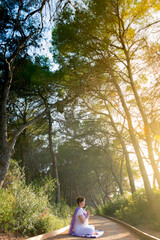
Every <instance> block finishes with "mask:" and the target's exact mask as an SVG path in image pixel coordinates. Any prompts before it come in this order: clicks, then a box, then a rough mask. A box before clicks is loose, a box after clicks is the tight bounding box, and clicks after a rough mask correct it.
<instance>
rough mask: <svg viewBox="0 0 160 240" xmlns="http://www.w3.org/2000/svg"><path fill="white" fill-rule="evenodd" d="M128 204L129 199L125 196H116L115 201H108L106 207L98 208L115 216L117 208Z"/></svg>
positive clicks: (108, 214)
mask: <svg viewBox="0 0 160 240" xmlns="http://www.w3.org/2000/svg"><path fill="white" fill-rule="evenodd" d="M127 204H128V199H127V198H125V197H124V196H117V197H115V199H114V201H112V202H108V203H107V204H106V205H105V206H104V207H99V208H98V213H99V214H103V215H106V216H112V217H113V216H115V213H116V211H117V210H119V209H121V207H123V206H126V205H127Z"/></svg>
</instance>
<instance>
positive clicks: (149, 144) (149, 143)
mask: <svg viewBox="0 0 160 240" xmlns="http://www.w3.org/2000/svg"><path fill="white" fill-rule="evenodd" d="M124 53H125V55H126V59H127V69H128V74H129V79H130V82H131V86H132V90H133V93H134V96H135V99H136V103H137V106H138V108H139V111H140V113H141V116H142V119H143V122H144V132H145V138H146V143H147V148H148V156H149V159H150V162H151V166H152V168H153V171H154V174H155V177H156V179H157V183H158V186H159V188H160V172H159V170H158V166H157V164H156V161H155V158H154V153H153V147H152V137H151V129H150V126H149V123H148V119H147V116H146V114H145V111H144V109H143V106H142V102H141V100H140V97H139V95H138V92H137V89H136V87H135V83H134V80H133V75H132V70H131V64H130V58H129V53H128V51H127V50H126V48H125V46H124Z"/></svg>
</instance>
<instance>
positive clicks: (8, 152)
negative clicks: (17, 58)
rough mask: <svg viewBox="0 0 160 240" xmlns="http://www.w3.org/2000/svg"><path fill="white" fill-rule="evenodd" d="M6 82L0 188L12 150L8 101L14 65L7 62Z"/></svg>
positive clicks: (0, 121) (1, 97)
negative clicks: (8, 129)
mask: <svg viewBox="0 0 160 240" xmlns="http://www.w3.org/2000/svg"><path fill="white" fill-rule="evenodd" d="M5 67H6V69H5V70H6V71H5V80H4V82H3V81H1V86H0V90H1V92H0V187H1V186H2V184H3V182H4V178H5V176H6V173H7V171H8V167H9V160H10V156H11V150H12V149H10V150H9V147H8V139H7V99H8V95H9V90H10V86H11V83H12V77H13V76H12V65H11V64H10V63H8V62H7V60H6V64H5Z"/></svg>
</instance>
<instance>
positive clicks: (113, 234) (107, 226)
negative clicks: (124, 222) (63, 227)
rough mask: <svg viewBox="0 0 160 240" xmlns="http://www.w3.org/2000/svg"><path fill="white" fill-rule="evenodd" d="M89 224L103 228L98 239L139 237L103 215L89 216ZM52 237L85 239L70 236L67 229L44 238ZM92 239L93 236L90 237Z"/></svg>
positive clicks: (50, 238)
mask: <svg viewBox="0 0 160 240" xmlns="http://www.w3.org/2000/svg"><path fill="white" fill-rule="evenodd" d="M90 224H93V225H95V227H96V228H97V229H99V230H104V235H103V236H102V237H100V238H98V239H101V240H111V239H113V240H118V239H121V240H123V239H127V240H132V239H134V240H140V239H141V238H140V237H138V236H136V235H135V234H134V233H132V232H130V231H128V230H127V229H126V228H124V227H123V226H121V225H119V224H117V223H115V222H112V221H111V220H108V219H106V218H104V217H99V216H92V217H90ZM52 239H54V240H55V239H61V240H62V239H67V240H79V239H83V240H84V239H87V238H79V237H71V236H69V235H68V234H67V231H66V232H64V233H62V234H60V235H57V236H55V237H49V238H46V239H45V240H52ZM92 239H94V238H92Z"/></svg>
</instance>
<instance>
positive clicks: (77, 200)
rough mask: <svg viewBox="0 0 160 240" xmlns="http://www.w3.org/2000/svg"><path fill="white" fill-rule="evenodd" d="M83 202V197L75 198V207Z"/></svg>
mask: <svg viewBox="0 0 160 240" xmlns="http://www.w3.org/2000/svg"><path fill="white" fill-rule="evenodd" d="M84 200H85V198H84V197H77V198H76V203H77V205H78V206H79V203H81V202H83V201H84Z"/></svg>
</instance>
